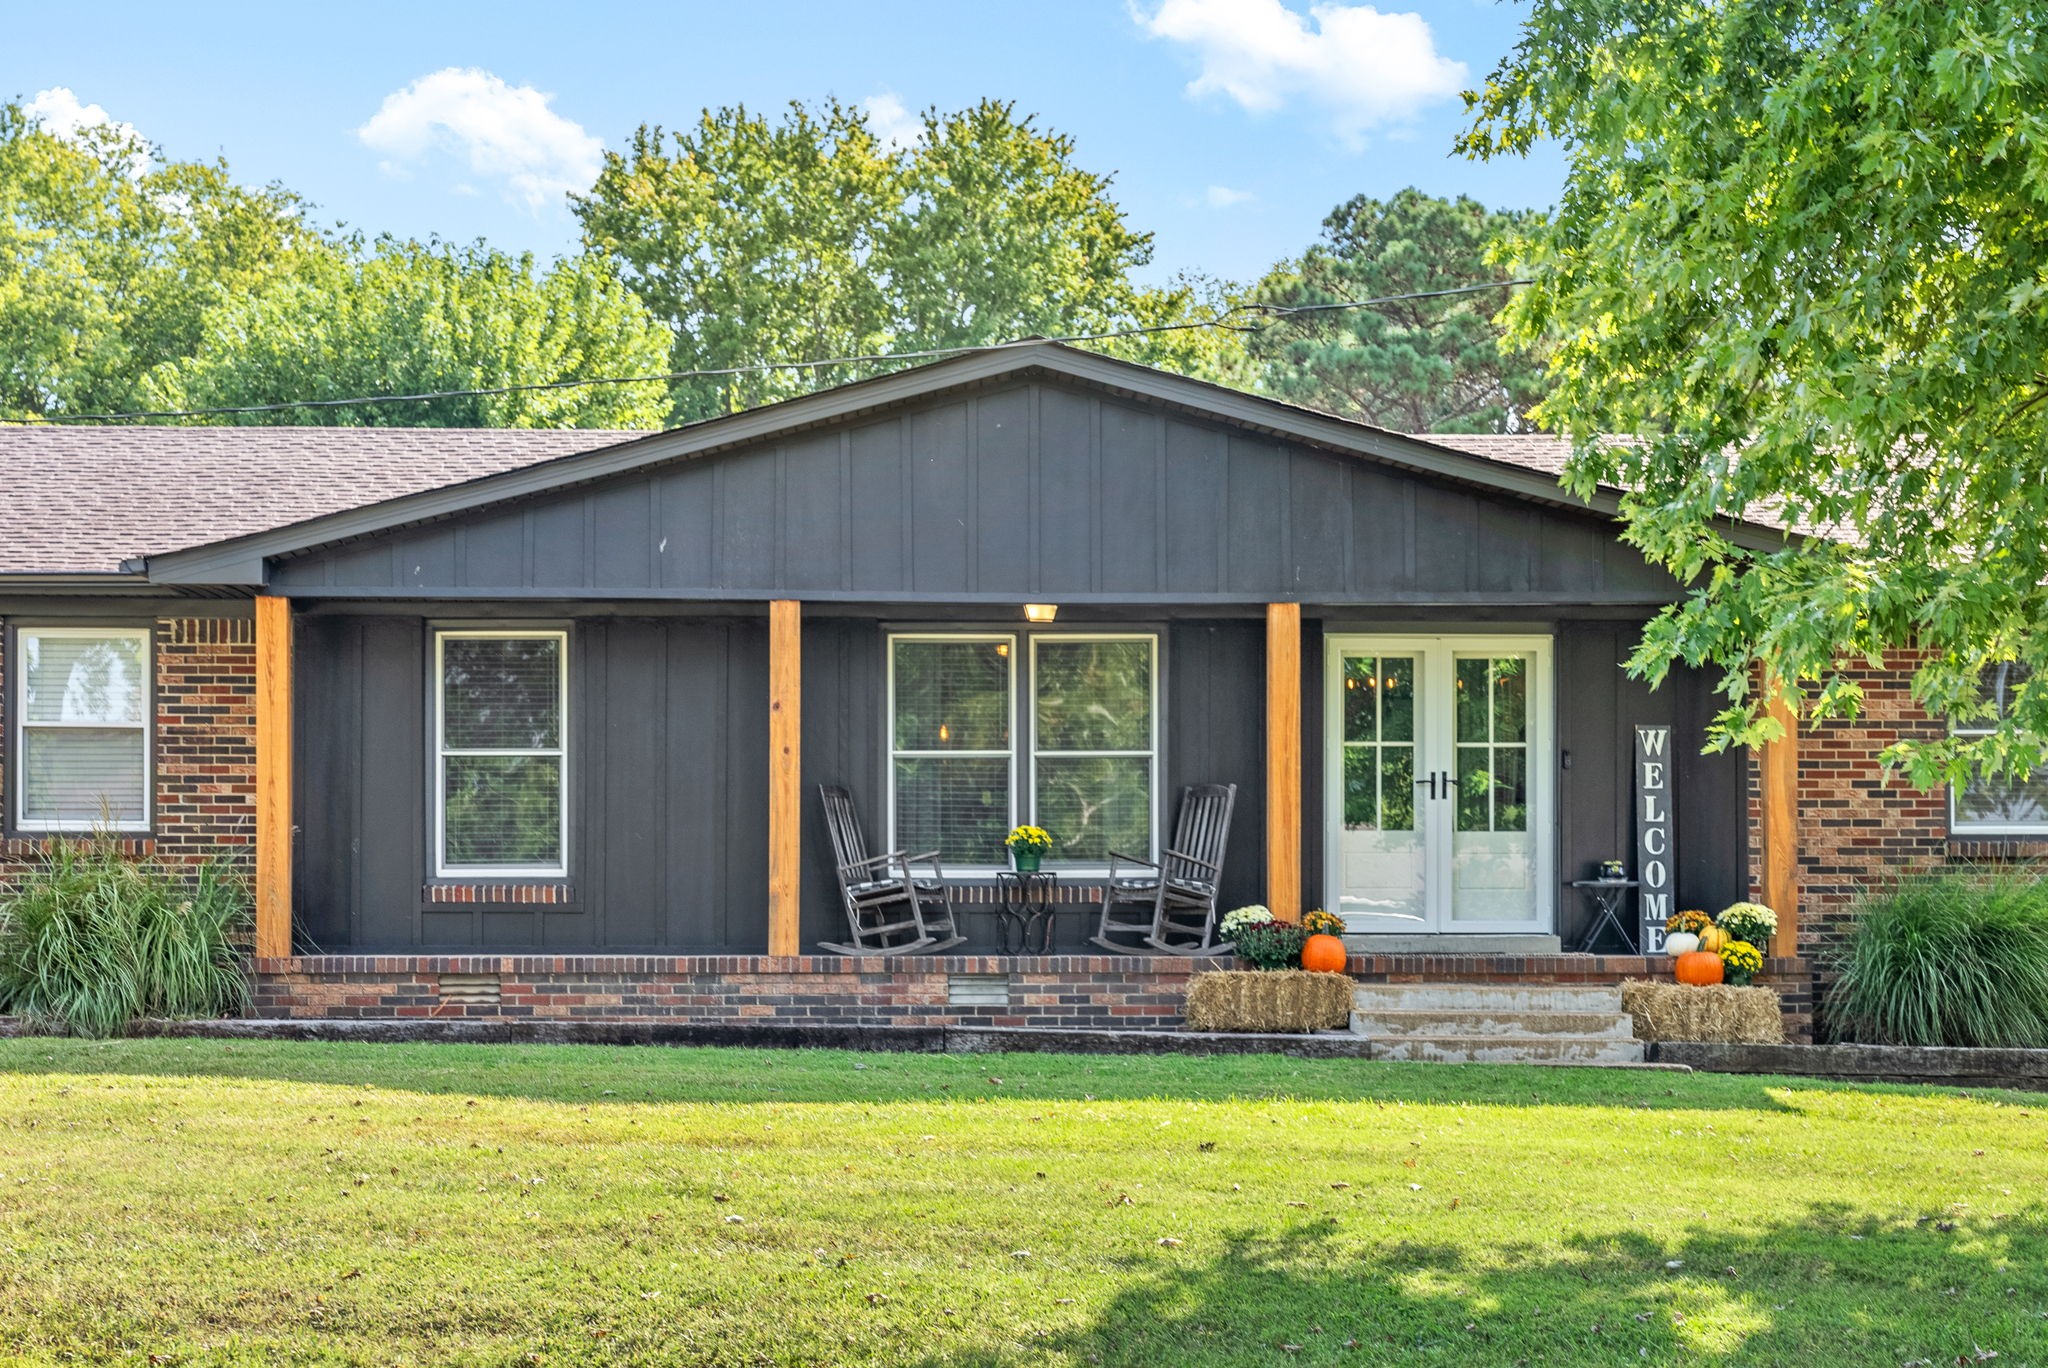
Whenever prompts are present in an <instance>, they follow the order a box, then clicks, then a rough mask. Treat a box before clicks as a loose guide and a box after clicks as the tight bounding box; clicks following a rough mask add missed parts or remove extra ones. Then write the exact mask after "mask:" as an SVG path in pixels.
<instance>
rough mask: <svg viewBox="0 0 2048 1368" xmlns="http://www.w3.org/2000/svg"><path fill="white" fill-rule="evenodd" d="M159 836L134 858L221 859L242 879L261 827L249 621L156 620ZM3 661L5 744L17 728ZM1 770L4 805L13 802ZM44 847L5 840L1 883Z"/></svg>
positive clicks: (1, 732) (145, 841)
mask: <svg viewBox="0 0 2048 1368" xmlns="http://www.w3.org/2000/svg"><path fill="white" fill-rule="evenodd" d="M151 637H152V643H151V645H152V655H153V657H154V659H155V666H156V721H155V728H154V733H155V735H154V745H155V753H154V755H153V756H152V765H153V774H154V790H155V791H154V794H153V796H152V803H153V807H154V814H153V816H152V819H151V820H152V824H153V829H152V830H151V832H150V833H149V835H148V836H141V837H137V838H135V839H134V840H131V841H126V842H124V845H125V846H126V847H127V848H128V849H129V850H131V851H132V852H134V853H136V854H146V853H150V852H154V853H156V854H158V855H160V856H162V857H164V858H165V859H169V860H177V861H197V860H200V859H203V858H205V857H206V856H207V855H209V854H212V853H215V852H219V853H222V854H225V855H226V856H228V857H229V858H230V859H231V860H233V861H234V862H235V864H236V865H237V866H239V867H240V868H241V869H242V870H243V871H244V872H245V873H246V872H248V871H249V868H250V864H251V861H252V859H253V856H254V850H255V844H254V843H255V829H256V637H255V623H254V622H253V621H251V620H250V619H248V618H210V617H180V618H162V619H159V620H158V621H157V623H156V625H155V628H154V630H153V631H152V633H151ZM8 663H9V662H7V661H5V660H0V736H8V735H10V733H8V732H7V731H6V730H5V728H6V727H8V726H10V725H11V721H10V719H9V717H8V713H7V708H8V706H9V701H10V694H9V691H8V685H7V680H6V666H7V664H8ZM8 768H9V766H0V803H8V802H11V801H12V797H11V795H10V794H9V793H8V792H7V789H6V783H7V770H8ZM42 846H43V842H42V841H41V840H40V839H34V838H29V837H16V838H14V839H10V840H5V841H0V882H5V881H6V880H7V879H8V878H9V877H10V876H11V875H12V874H14V873H15V872H17V871H19V870H20V869H22V868H24V867H25V866H26V865H27V864H28V863H29V862H31V861H33V860H34V859H35V857H36V855H37V853H38V852H39V851H40V850H41V849H42Z"/></svg>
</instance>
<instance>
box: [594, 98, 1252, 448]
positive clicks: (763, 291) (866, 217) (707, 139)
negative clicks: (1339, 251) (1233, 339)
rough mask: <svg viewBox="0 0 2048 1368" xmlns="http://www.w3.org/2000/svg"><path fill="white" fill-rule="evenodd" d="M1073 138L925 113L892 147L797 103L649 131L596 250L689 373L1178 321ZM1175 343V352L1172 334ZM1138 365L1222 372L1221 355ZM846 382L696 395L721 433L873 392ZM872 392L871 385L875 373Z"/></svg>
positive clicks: (616, 168)
mask: <svg viewBox="0 0 2048 1368" xmlns="http://www.w3.org/2000/svg"><path fill="white" fill-rule="evenodd" d="M1110 188H1111V182H1110V178H1109V177H1108V176H1102V175H1096V174H1094V173H1092V172H1088V171H1084V170H1082V169H1081V168H1079V167H1078V166H1076V165H1075V163H1074V146H1073V142H1072V140H1071V139H1069V138H1066V137H1064V136H1062V135H1059V134H1056V133H1051V132H1047V131H1045V130H1042V129H1040V128H1038V127H1037V126H1036V124H1035V123H1034V121H1033V120H1032V119H1031V118H1029V117H1019V116H1018V115H1017V114H1016V113H1015V110H1014V107H1013V106H1011V105H1008V104H1002V103H998V102H995V101H984V102H982V103H981V104H979V105H976V106H974V107H973V108H971V109H967V110H963V111H961V112H959V113H955V114H940V113H938V112H936V111H933V112H929V113H927V114H925V115H924V117H923V122H922V131H921V134H920V136H919V137H917V138H916V139H914V140H913V141H911V142H909V143H908V144H906V145H903V146H900V147H890V146H888V145H886V144H884V143H883V142H882V141H881V140H880V139H878V138H877V137H876V135H875V133H874V132H873V130H872V129H870V128H869V126H868V123H867V118H866V116H865V114H863V113H862V111H861V110H859V109H858V108H855V107H853V106H849V105H844V104H840V103H838V102H836V101H832V102H828V103H826V104H825V105H823V106H821V107H820V108H818V109H815V110H813V109H809V108H806V107H805V106H802V105H798V104H792V105H791V106H789V108H788V109H787V110H786V111H785V113H784V115H783V117H782V119H781V120H780V121H779V122H771V121H769V120H767V119H765V118H762V117H760V116H758V115H755V114H752V113H749V112H748V111H747V110H746V109H744V108H730V109H719V110H707V111H705V113H704V115H703V116H702V118H700V119H699V120H698V122H697V124H696V126H695V127H693V128H691V129H689V130H687V131H676V132H673V133H672V132H669V131H667V130H664V129H663V128H661V127H659V126H655V125H643V126H642V127H641V128H640V129H639V130H638V131H637V132H636V133H635V134H634V135H633V137H632V138H631V140H630V141H629V142H628V144H627V146H626V149H625V150H624V151H622V152H616V153H607V154H606V157H605V165H604V169H603V170H602V171H601V172H600V173H599V175H598V179H597V183H596V184H595V185H594V186H593V187H592V188H591V191H590V193H589V194H588V195H581V196H575V197H572V199H573V203H574V206H575V210H576V213H577V215H578V217H579V218H580V219H581V221H582V224H583V232H584V238H585V242H586V244H587V246H588V247H589V249H590V250H591V251H592V252H594V253H596V254H598V255H601V256H603V257H605V258H606V259H608V260H610V261H611V262H613V263H615V264H616V267H617V269H618V271H619V274H620V276H621V278H622V279H624V280H625V281H626V282H627V284H629V285H630V286H631V287H632V288H633V289H634V290H635V291H637V292H638V293H639V295H640V296H641V298H643V299H644V300H646V301H647V303H648V306H649V307H650V308H652V309H653V310H654V312H655V314H656V315H657V316H659V317H660V318H661V319H662V320H663V321H665V322H666V323H667V324H668V325H669V327H670V329H671V330H672V332H673V335H674V345H673V350H672V352H671V361H672V365H673V368H674V369H676V370H700V369H709V368H717V367H723V366H740V365H747V364H753V363H759V362H768V361H774V362H786V361H817V360H826V359H830V358H834V357H841V356H852V355H866V354H873V353H877V352H892V353H903V352H917V351H924V350H928V349H931V348H942V347H960V346H973V345H979V344H983V343H990V342H1002V341H1007V340H1011V339H1013V338H1018V337H1023V336H1029V335H1034V334H1035V335H1051V334H1065V333H1071V332H1075V331H1100V330H1106V329H1110V328H1115V327H1128V326H1133V325H1134V324H1136V323H1138V322H1139V321H1140V320H1142V321H1144V322H1152V321H1170V320H1172V319H1174V318H1177V317H1179V316H1180V311H1182V310H1187V309H1195V308H1198V307H1199V304H1198V301H1197V299H1196V292H1195V291H1194V290H1193V289H1192V288H1186V287H1182V288H1176V289H1173V290H1167V291H1160V292H1147V291H1144V290H1142V289H1140V288H1138V287H1137V286H1135V285H1134V284H1132V282H1131V280H1130V273H1131V272H1132V271H1133V270H1134V269H1136V268H1138V267H1141V266H1143V265H1144V264H1146V263H1147V262H1148V261H1149V260H1150V259H1151V254H1152V240H1151V236H1150V235H1149V234H1144V233H1137V232H1133V231H1132V230H1131V229H1130V228H1129V226H1128V225H1127V224H1126V223H1125V222H1124V218H1123V214H1122V211H1121V210H1119V209H1118V208H1117V206H1116V204H1115V202H1114V201H1113V200H1111V198H1110V196H1109V191H1110ZM1165 336H1168V335H1162V337H1165ZM1136 350H1138V351H1139V352H1141V353H1142V354H1143V355H1144V356H1145V357H1146V358H1148V359H1150V358H1152V357H1155V356H1157V357H1166V358H1177V359H1179V360H1180V361H1181V362H1182V363H1183V364H1184V365H1186V366H1189V367H1200V366H1207V365H1213V364H1215V362H1214V360H1213V359H1212V358H1213V351H1214V349H1213V347H1211V348H1205V347H1201V346H1195V345H1191V344H1188V343H1186V342H1180V343H1168V342H1166V341H1159V342H1155V343H1152V344H1148V345H1146V346H1143V347H1139V348H1137V349H1136ZM861 373H863V372H862V371H861V369H860V368H857V367H848V366H838V367H830V368H819V369H815V370H789V371H777V372H769V373H754V374H747V375H739V376H730V377H714V378H710V379H706V380H703V381H699V382H694V383H686V384H684V385H682V386H681V387H679V388H678V390H677V393H676V405H675V416H676V417H677V418H679V419H688V418H700V417H706V416H709V415H712V414H717V413H724V412H728V411H731V410H734V409H738V408H745V407H749V406H752V405H755V404H760V403H765V402H768V401H770V400H773V399H779V398H786V397H788V396H790V395H792V394H801V393H804V392H806V391H809V390H812V389H816V388H818V387H820V386H822V385H829V384H837V383H840V382H843V381H845V380H849V379H854V378H857V377H858V375H859V374H861ZM870 373H871V371H870Z"/></svg>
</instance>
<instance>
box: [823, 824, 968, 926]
mask: <svg viewBox="0 0 2048 1368" xmlns="http://www.w3.org/2000/svg"><path fill="white" fill-rule="evenodd" d="M818 796H819V797H820V798H822V799H823V800H824V802H825V830H826V831H827V833H829V834H830V835H831V837H832V863H833V866H834V868H835V869H836V870H837V871H838V875H839V899H840V901H841V902H842V903H844V904H845V905H846V923H847V926H848V927H849V928H850V929H851V932H852V937H853V938H852V940H851V941H850V942H849V943H848V944H845V945H835V944H833V943H832V942H830V941H820V942H819V943H818V948H819V949H821V950H827V951H830V952H831V953H832V954H835V955H916V954H926V955H930V954H936V953H938V952H939V951H941V950H950V949H952V948H953V947H954V946H956V945H958V944H960V943H961V942H962V941H964V940H966V939H967V938H966V937H965V936H963V935H961V934H960V933H959V931H958V929H957V928H956V927H955V926H954V924H953V908H952V905H951V904H950V903H949V902H947V900H946V872H945V870H943V869H941V868H940V867H939V853H938V852H937V851H936V850H934V851H930V852H928V853H926V854H923V855H906V854H904V853H903V852H902V851H900V850H895V851H891V852H889V853H888V854H887V855H869V854H868V843H867V840H866V838H865V837H863V836H862V835H861V829H860V819H859V817H858V816H856V815H855V813H854V810H853V796H852V795H851V794H849V793H848V792H847V791H846V790H845V789H843V788H840V787H839V786H838V785H837V784H820V785H819V786H818Z"/></svg>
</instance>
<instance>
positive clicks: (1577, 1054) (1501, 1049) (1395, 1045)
mask: <svg viewBox="0 0 2048 1368" xmlns="http://www.w3.org/2000/svg"><path fill="white" fill-rule="evenodd" d="M1372 1057H1373V1058H1374V1059H1407V1060H1419V1061H1428V1062H1431V1063H1436V1064H1640V1063H1642V1062H1643V1043H1642V1042H1641V1041H1640V1040H1599V1039H1591V1040H1589V1039H1585V1038H1583V1037H1579V1036H1549V1035H1537V1036H1473V1035H1449V1036H1396V1037H1393V1038H1390V1039H1382V1038H1380V1037H1377V1036H1375V1037H1372Z"/></svg>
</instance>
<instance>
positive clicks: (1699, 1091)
mask: <svg viewBox="0 0 2048 1368" xmlns="http://www.w3.org/2000/svg"><path fill="white" fill-rule="evenodd" d="M6 1073H12V1074H17V1075H33V1074H55V1073H65V1074H70V1073H100V1074H123V1075H131V1076H143V1075H156V1076H163V1077H170V1078H221V1079H248V1080H269V1081H276V1082H290V1083H301V1084H307V1085H314V1086H337V1087H370V1088H377V1089H382V1090H387V1091H406V1092H416V1093H424V1094H434V1095H446V1094H466V1095H472V1096H479V1097H501V1098H508V1099H518V1100H525V1101H534V1102H566V1103H576V1104H579V1105H591V1104H604V1103H648V1102H659V1103H675V1102H694V1103H791V1102H809V1103H861V1102H869V1103H886V1102H902V1101H932V1100H941V1099H952V1100H984V1099H997V1098H1003V1099H1019V1100H1023V1099H1039V1100H1054V1101H1056V1100H1072V1101H1083V1100H1096V1099H1100V1100H1111V1099H1140V1098H1142V1099H1156V1100H1167V1101H1227V1100H1237V1101H1244V1100H1259V1099H1275V1100H1279V1099H1285V1100H1288V1101H1296V1102H1317V1101H1327V1102H1357V1101H1373V1102H1381V1103H1387V1104H1397V1103H1415V1104H1419V1105H1432V1106H1444V1105H1449V1106H1456V1105H1459V1104H1471V1105H1475V1106H1508V1107H1549V1106H1567V1107H1626V1108H1643V1109H1670V1108H1677V1109H1685V1110H1715V1111H1753V1112H1785V1111H1789V1110H1793V1108H1792V1107H1791V1106H1789V1105H1788V1104H1787V1102H1786V1101H1785V1100H1784V1098H1783V1097H1782V1095H1781V1094H1782V1090H1783V1089H1785V1088H1787V1087H1795V1088H1798V1089H1800V1090H1801V1091H1844V1090H1859V1091H1896V1089H1883V1088H1875V1087H1873V1086H1872V1085H1863V1084H1839V1083H1827V1082H1820V1081H1815V1080H1788V1079H1777V1078H1767V1077H1757V1076H1741V1075H1713V1074H1677V1073H1665V1072H1653V1071H1638V1070H1617V1069H1594V1068H1586V1069H1578V1068H1555V1067H1540V1066H1514V1065H1433V1064H1397V1063H1373V1062H1367V1061H1361V1060H1304V1059H1293V1058H1288V1057H1284V1056H1278V1055H1230V1056H1136V1055H1118V1056H1109V1055H1053V1054H1008V1055H996V1054H990V1055H932V1054H893V1053H858V1052H854V1051H846V1050H760V1049H737V1048H686V1047H671V1046H608V1045H442V1044H372V1043H363V1042H328V1041H313V1042H284V1041H217V1040H198V1041H195V1040H177V1039H138V1040H113V1041H88V1040H75V1039H68V1038H61V1037H18V1038H12V1039H0V1074H6ZM1908 1091H1923V1092H1924V1091H1928V1090H1926V1089H1918V1090H1908Z"/></svg>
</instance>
